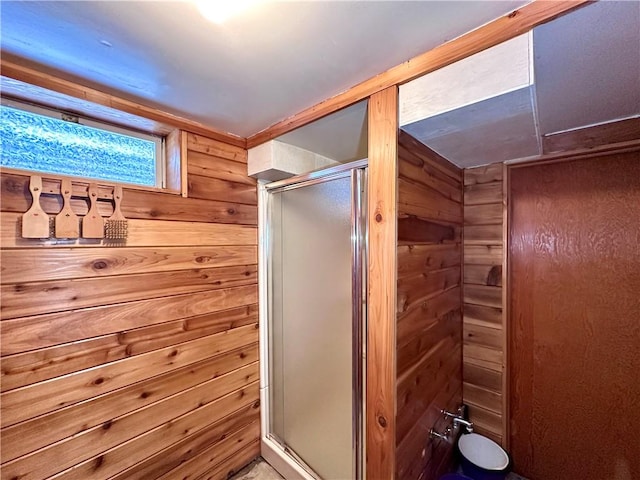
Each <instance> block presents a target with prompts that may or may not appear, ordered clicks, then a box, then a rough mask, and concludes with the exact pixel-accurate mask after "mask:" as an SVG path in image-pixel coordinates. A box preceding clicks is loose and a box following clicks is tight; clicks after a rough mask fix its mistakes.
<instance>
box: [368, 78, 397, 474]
mask: <svg viewBox="0 0 640 480" xmlns="http://www.w3.org/2000/svg"><path fill="white" fill-rule="evenodd" d="M397 151H398V88H397V86H392V87H389V88H387V89H385V90H382V91H380V92H378V93H375V94H373V95H372V96H371V97H370V99H369V174H368V182H369V186H368V195H369V198H368V204H369V207H368V210H369V211H368V217H369V297H368V304H369V310H368V334H367V337H368V338H367V342H368V343H367V399H366V408H367V413H366V472H367V479H369V480H390V479H393V478H394V475H395V449H396V448H395V447H396V446H395V440H396V432H395V417H396V411H395V410H396V408H395V405H396V402H395V400H396V399H395V391H396V386H395V380H396V373H395V369H396V360H395V356H396V331H395V328H396V274H397V269H396V241H397V218H398V215H397V203H398V202H397V182H398V180H397V179H398V152H397Z"/></svg>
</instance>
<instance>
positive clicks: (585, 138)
mask: <svg viewBox="0 0 640 480" xmlns="http://www.w3.org/2000/svg"><path fill="white" fill-rule="evenodd" d="M638 139H640V117H634V118H627V119H624V120H618V121H615V122H609V123H603V124H600V125H593V126H591V127H586V128H579V129H577V130H570V131H568V132H561V133H552V134H548V135H544V136H543V137H542V152H543V153H553V152H566V151H572V150H576V149H578V148H593V147H598V146H601V145H607V144H610V143H620V142H628V141H631V140H638Z"/></svg>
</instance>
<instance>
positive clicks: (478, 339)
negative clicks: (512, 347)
mask: <svg viewBox="0 0 640 480" xmlns="http://www.w3.org/2000/svg"><path fill="white" fill-rule="evenodd" d="M463 341H464V343H465V344H474V345H482V346H484V347H488V348H495V349H496V350H501V349H502V343H503V332H502V328H493V327H490V326H487V325H476V324H473V323H465V324H464V327H463Z"/></svg>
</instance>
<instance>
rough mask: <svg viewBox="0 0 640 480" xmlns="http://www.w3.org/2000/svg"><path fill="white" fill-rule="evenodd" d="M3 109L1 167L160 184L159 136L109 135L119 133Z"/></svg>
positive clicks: (17, 110) (17, 109) (1, 121)
mask: <svg viewBox="0 0 640 480" xmlns="http://www.w3.org/2000/svg"><path fill="white" fill-rule="evenodd" d="M0 108H1V120H0V147H1V152H2V153H1V155H0V165H1V166H2V167H5V168H17V169H21V170H33V171H37V172H45V173H51V174H58V175H71V176H78V177H83V178H94V179H100V180H107V181H111V182H122V183H132V184H136V185H144V186H150V187H156V186H161V185H159V183H160V182H159V181H158V179H159V177H160V175H159V174H158V161H159V158H161V157H162V154H161V151H162V139H161V138H156V137H152V136H150V135H142V134H141V135H139V136H137V135H136V136H134V135H126V134H123V133H119V132H118V131H111V130H119V129H116V128H115V127H113V128H111V129H109V130H107V129H102V128H97V127H96V126H90V125H87V124H82V123H75V122H73V121H65V120H62V119H61V118H56V117H53V116H48V115H42V114H39V113H34V112H31V111H26V110H22V109H19V108H14V107H13V106H8V105H2V106H1V107H0ZM58 116H60V117H64V115H62V114H60V113H59V112H58ZM84 123H89V122H84ZM91 123H94V122H91ZM94 125H95V123H94ZM144 137H148V138H144Z"/></svg>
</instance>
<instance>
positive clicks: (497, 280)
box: [464, 265, 502, 287]
mask: <svg viewBox="0 0 640 480" xmlns="http://www.w3.org/2000/svg"><path fill="white" fill-rule="evenodd" d="M464 283H465V284H474V285H487V286H491V287H500V286H502V265H465V267H464Z"/></svg>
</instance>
